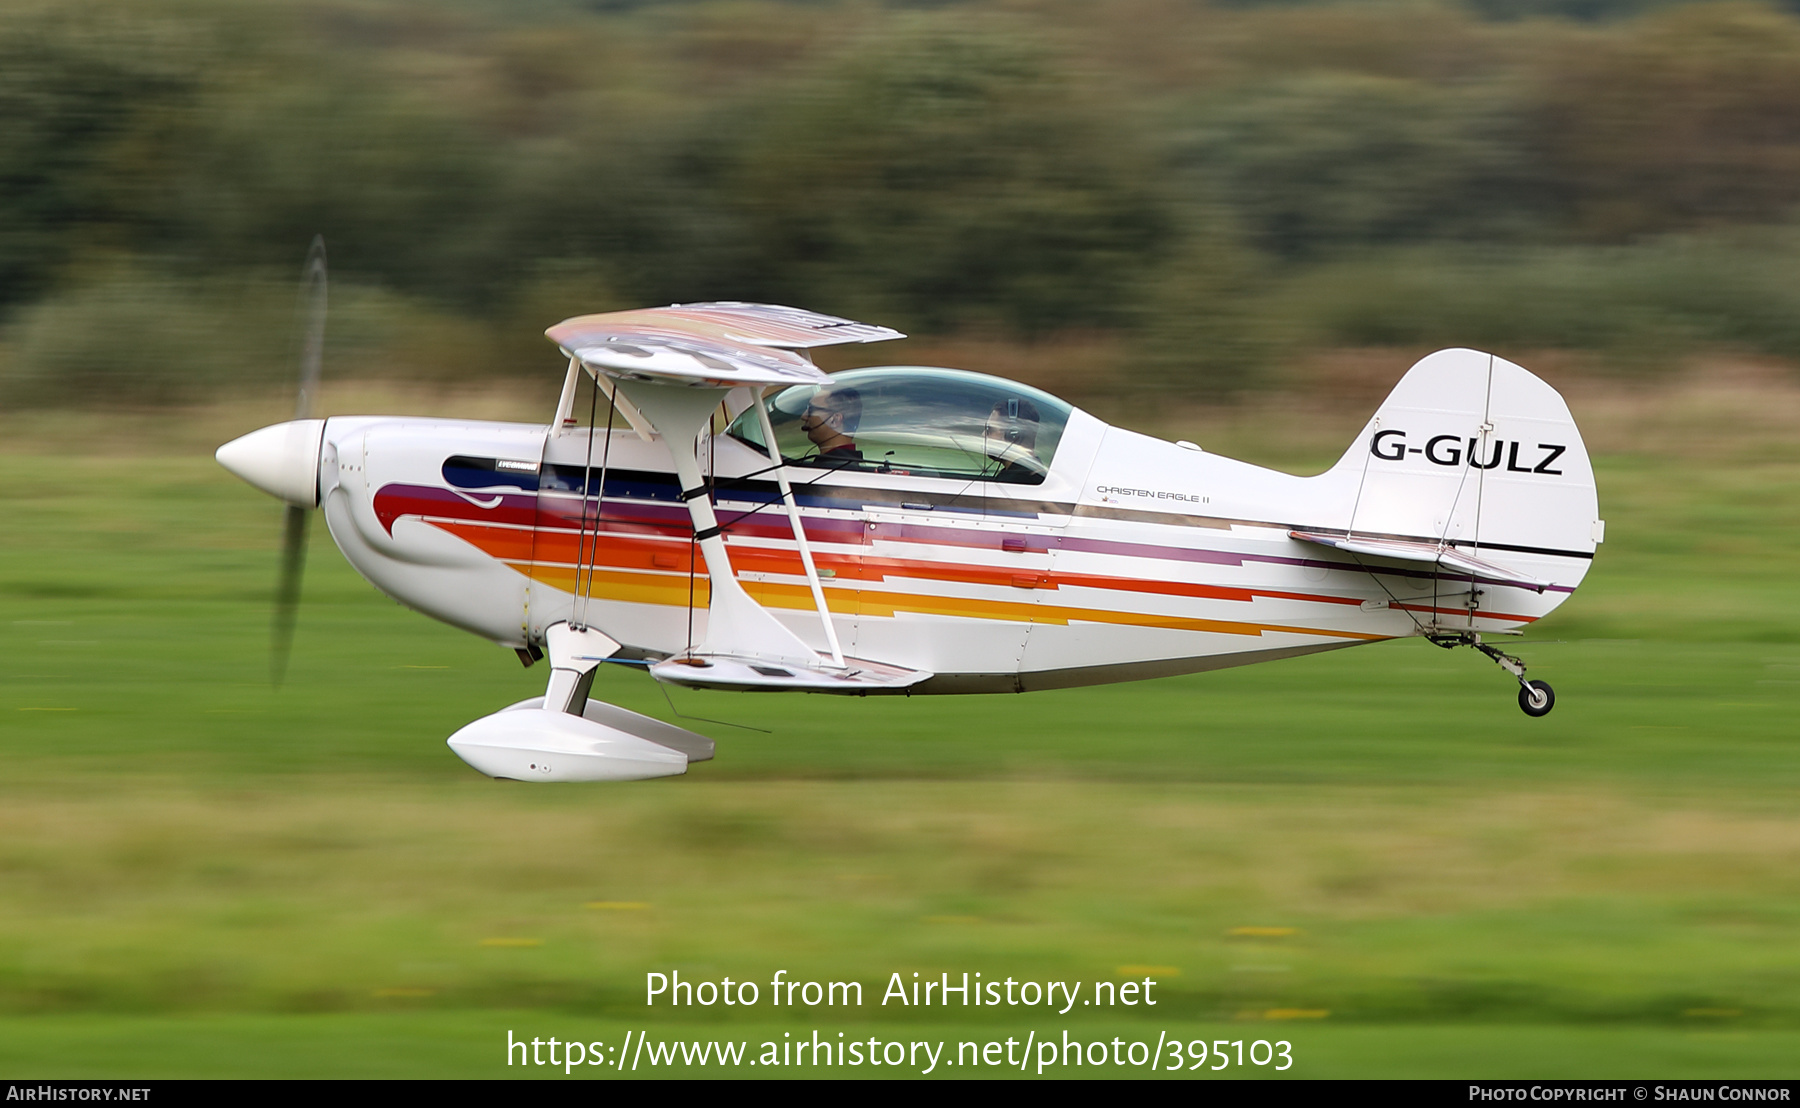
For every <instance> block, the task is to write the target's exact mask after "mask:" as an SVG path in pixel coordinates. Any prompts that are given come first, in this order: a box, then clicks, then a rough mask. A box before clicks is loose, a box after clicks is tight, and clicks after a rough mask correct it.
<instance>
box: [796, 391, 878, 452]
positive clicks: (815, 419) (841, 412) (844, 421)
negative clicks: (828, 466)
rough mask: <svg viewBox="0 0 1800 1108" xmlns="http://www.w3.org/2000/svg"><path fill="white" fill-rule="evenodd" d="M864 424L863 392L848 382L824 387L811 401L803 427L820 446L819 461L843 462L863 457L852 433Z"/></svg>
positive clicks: (801, 424) (802, 420)
mask: <svg viewBox="0 0 1800 1108" xmlns="http://www.w3.org/2000/svg"><path fill="white" fill-rule="evenodd" d="M861 423H862V393H860V392H858V391H857V390H855V389H853V388H851V387H850V386H848V385H845V386H842V387H840V388H828V389H821V390H819V391H818V392H816V393H814V394H813V398H812V399H811V400H810V401H808V402H807V405H806V411H805V412H804V413H803V414H802V415H801V416H800V429H801V430H802V431H805V432H806V437H807V438H809V439H811V440H812V442H813V445H814V446H816V447H818V449H819V455H818V456H819V460H820V461H824V462H832V463H836V464H839V465H844V464H848V463H851V462H860V461H862V460H863V456H862V451H860V450H858V449H857V448H856V440H855V439H853V438H851V437H850V436H852V435H854V434H855V433H856V428H857V427H858V426H859V425H861Z"/></svg>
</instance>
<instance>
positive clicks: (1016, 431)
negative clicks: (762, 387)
mask: <svg viewBox="0 0 1800 1108" xmlns="http://www.w3.org/2000/svg"><path fill="white" fill-rule="evenodd" d="M1072 411H1073V409H1072V408H1071V407H1070V406H1069V405H1068V404H1066V403H1064V402H1063V401H1061V400H1058V399H1057V398H1056V397H1054V396H1051V395H1050V394H1049V393H1047V392H1043V391H1041V390H1039V389H1034V388H1032V387H1030V386H1029V385H1021V384H1019V383H1018V382H1016V381H1007V380H1004V379H1002V378H999V377H989V376H987V375H985V374H981V373H970V372H968V371H966V370H960V369H933V368H927V367H922V366H887V367H882V368H878V369H855V370H850V371H848V372H844V373H839V374H835V375H833V377H832V379H831V383H830V384H824V385H795V386H793V387H792V388H788V389H784V390H783V391H782V392H780V393H778V394H776V395H775V396H774V397H773V398H772V399H771V400H770V401H769V421H770V425H771V426H772V427H773V428H774V431H775V442H776V445H777V446H778V447H779V448H780V450H781V456H782V458H783V459H784V460H785V461H787V462H788V463H789V464H791V465H809V466H822V467H831V468H838V469H850V470H858V471H862V472H879V473H897V474H908V475H912V476H919V477H962V478H984V479H986V480H989V481H1003V482H1008V483H1012V484H1021V485H1035V484H1040V483H1041V482H1042V481H1043V480H1044V475H1045V474H1046V473H1048V472H1049V469H1050V463H1051V460H1052V459H1053V458H1055V456H1056V447H1057V443H1058V442H1060V441H1061V439H1062V435H1063V430H1064V428H1065V427H1067V426H1068V422H1069V415H1070V413H1071V412H1072ZM726 433H727V434H729V435H731V436H732V437H733V438H736V439H738V440H740V441H742V442H745V443H748V444H749V445H751V446H754V447H756V449H757V450H758V451H760V452H763V453H766V452H767V449H768V448H767V446H766V444H765V443H764V441H763V430H762V423H761V420H760V419H758V418H757V415H756V412H755V410H754V409H751V410H749V411H746V412H744V413H743V414H742V415H740V416H738V417H737V419H735V420H733V421H732V423H731V426H730V427H728V428H726Z"/></svg>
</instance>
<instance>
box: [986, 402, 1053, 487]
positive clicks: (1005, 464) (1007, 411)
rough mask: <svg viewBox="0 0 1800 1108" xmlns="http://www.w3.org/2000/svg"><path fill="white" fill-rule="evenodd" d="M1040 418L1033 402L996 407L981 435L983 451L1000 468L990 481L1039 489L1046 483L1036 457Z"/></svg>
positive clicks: (1042, 468) (1001, 403) (1007, 403)
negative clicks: (1041, 482) (1043, 482)
mask: <svg viewBox="0 0 1800 1108" xmlns="http://www.w3.org/2000/svg"><path fill="white" fill-rule="evenodd" d="M1040 418H1041V417H1040V416H1039V415H1038V410H1037V405H1036V404H1033V403H1032V402H1031V401H1029V400H1024V399H1018V400H1003V401H1001V402H1000V403H998V404H995V405H994V410H993V411H991V412H989V413H988V418H987V426H986V427H985V428H983V430H982V433H981V440H982V447H983V449H984V450H985V451H986V452H987V456H988V458H989V459H990V460H992V462H993V464H994V465H996V466H998V467H999V472H997V473H994V474H992V475H990V476H989V477H988V480H990V481H1009V482H1012V483H1014V484H1025V485H1035V484H1037V483H1038V482H1040V481H1042V480H1043V479H1044V467H1043V464H1042V463H1040V462H1039V461H1038V458H1037V453H1036V451H1037V433H1038V420H1039V419H1040Z"/></svg>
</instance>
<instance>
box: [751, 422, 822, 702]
mask: <svg viewBox="0 0 1800 1108" xmlns="http://www.w3.org/2000/svg"><path fill="white" fill-rule="evenodd" d="M750 398H751V402H752V403H754V404H755V405H756V418H757V420H758V421H760V422H761V423H762V433H763V442H764V443H765V444H766V445H767V446H768V448H769V461H771V462H773V463H775V483H776V484H777V485H778V486H780V488H781V502H782V503H783V504H785V505H787V517H788V523H789V524H790V525H791V526H792V527H793V528H794V542H795V543H796V544H797V545H798V546H799V547H800V564H801V566H803V567H805V569H806V584H807V587H809V588H811V589H812V595H813V603H814V604H815V605H817V606H818V609H819V622H820V623H823V624H824V625H825V641H826V643H828V644H829V645H830V646H831V664H832V665H834V666H838V667H840V668H841V667H842V666H843V664H844V649H843V647H841V646H839V645H838V636H837V628H836V627H833V626H832V624H831V609H830V608H829V607H827V606H826V604H825V586H823V585H821V584H819V571H818V570H817V569H816V568H814V566H813V556H812V547H811V545H809V544H808V543H807V541H806V528H805V526H804V525H802V524H801V522H800V508H799V505H797V504H795V503H794V487H793V486H792V485H790V484H788V479H787V468H786V467H785V466H784V465H783V464H782V461H781V448H780V447H779V446H776V445H775V427H774V425H773V424H772V423H770V422H769V406H768V405H767V404H765V403H763V394H762V390H761V389H752V390H751V391H750Z"/></svg>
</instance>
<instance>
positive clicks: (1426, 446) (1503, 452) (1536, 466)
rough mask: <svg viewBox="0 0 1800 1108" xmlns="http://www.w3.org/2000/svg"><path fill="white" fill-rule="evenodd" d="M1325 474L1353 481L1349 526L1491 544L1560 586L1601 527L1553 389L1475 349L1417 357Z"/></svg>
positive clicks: (1580, 570)
mask: <svg viewBox="0 0 1800 1108" xmlns="http://www.w3.org/2000/svg"><path fill="white" fill-rule="evenodd" d="M1333 473H1334V476H1337V477H1339V478H1341V479H1343V480H1344V483H1345V485H1346V486H1348V487H1353V488H1354V489H1355V502H1354V506H1353V507H1352V509H1351V513H1350V525H1349V530H1350V534H1351V535H1352V536H1363V537H1368V538H1386V539H1398V540H1403V541H1411V542H1430V543H1436V544H1442V545H1451V546H1454V547H1456V548H1458V549H1460V550H1462V551H1465V552H1474V553H1479V552H1482V551H1492V552H1493V553H1492V557H1493V558H1494V559H1496V560H1500V561H1504V562H1506V563H1507V564H1515V565H1518V567H1519V568H1520V569H1524V570H1527V571H1530V572H1534V573H1536V574H1537V575H1538V576H1540V577H1543V578H1546V579H1549V580H1554V581H1557V582H1558V583H1559V584H1563V585H1565V586H1572V585H1574V584H1575V583H1577V582H1579V581H1580V579H1581V577H1582V576H1583V575H1585V573H1586V570H1587V566H1588V564H1589V562H1590V560H1591V559H1592V557H1593V553H1594V549H1595V546H1596V545H1597V544H1598V543H1599V541H1600V539H1601V538H1602V537H1603V536H1602V533H1601V524H1600V522H1599V514H1598V499H1597V496H1596V493H1595V489H1594V471H1593V466H1592V464H1591V463H1590V461H1589V459H1588V453H1587V447H1586V446H1585V445H1584V444H1583V443H1582V440H1581V434H1580V432H1579V431H1578V430H1577V429H1576V427H1575V420H1574V418H1573V417H1572V416H1571V415H1570V414H1569V408H1568V405H1567V404H1566V403H1565V402H1564V401H1563V398H1562V396H1561V394H1559V393H1558V392H1557V391H1556V390H1555V389H1553V388H1551V387H1550V386H1549V385H1548V384H1546V383H1545V382H1544V381H1543V380H1541V379H1539V378H1538V377H1537V376H1535V375H1534V374H1532V373H1530V372H1529V371H1527V370H1526V369H1524V368H1522V367H1520V366H1518V365H1515V364H1513V363H1512V362H1509V361H1507V360H1506V359H1504V358H1500V357H1496V356H1494V355H1492V354H1486V353H1482V352H1480V351H1477V350H1463V349H1456V350H1440V351H1438V352H1437V353H1435V354H1431V355H1429V356H1427V357H1425V358H1423V359H1421V360H1420V361H1419V362H1418V363H1417V364H1416V365H1414V366H1413V367H1412V369H1411V370H1409V371H1408V372H1407V374H1406V376H1405V377H1403V378H1401V380H1400V383H1399V384H1398V385H1396V386H1395V387H1394V391H1393V392H1391V393H1389V394H1388V397H1387V399H1386V400H1385V401H1383V402H1382V405H1381V407H1380V408H1379V409H1378V410H1377V411H1376V413H1375V416H1374V418H1372V419H1371V420H1370V421H1369V423H1368V425H1367V426H1366V427H1364V428H1363V431H1362V434H1360V435H1359V436H1358V437H1357V439H1356V441H1355V443H1353V444H1352V445H1351V447H1350V449H1349V450H1348V451H1347V452H1346V453H1345V454H1344V456H1343V458H1342V459H1341V460H1340V461H1339V462H1338V464H1337V465H1336V466H1334V467H1333ZM1484 556H1486V555H1484Z"/></svg>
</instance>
